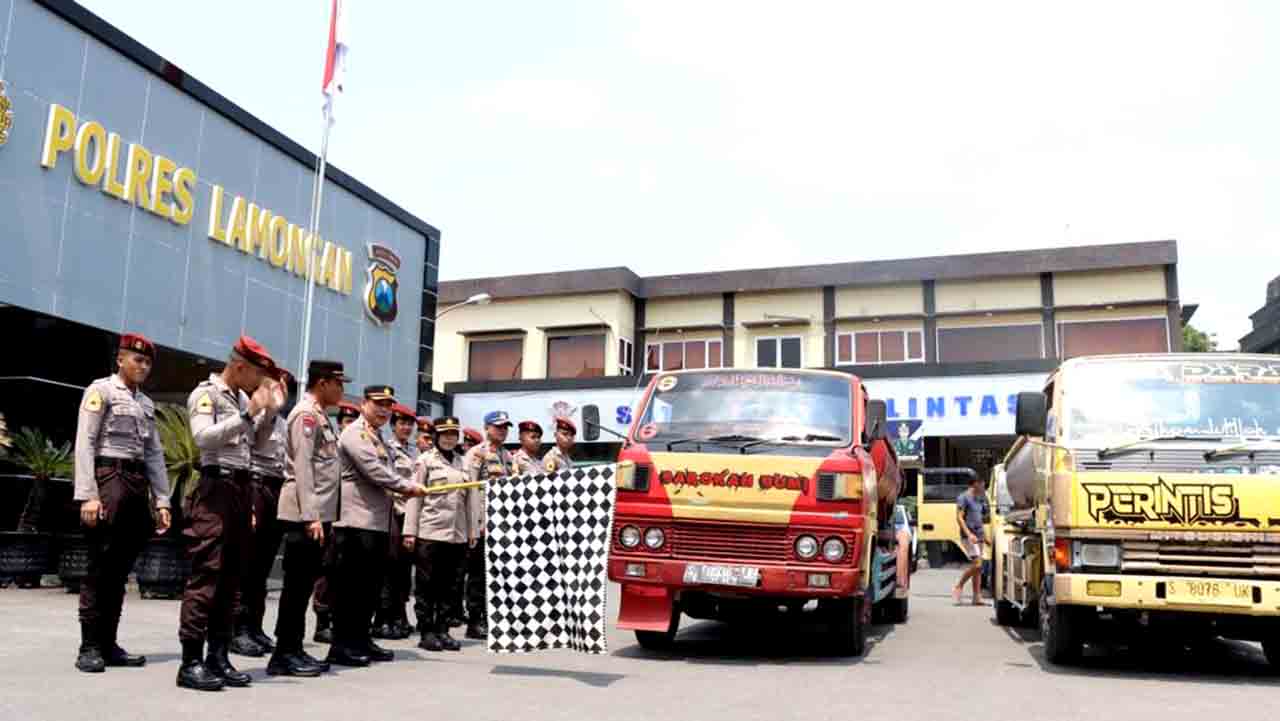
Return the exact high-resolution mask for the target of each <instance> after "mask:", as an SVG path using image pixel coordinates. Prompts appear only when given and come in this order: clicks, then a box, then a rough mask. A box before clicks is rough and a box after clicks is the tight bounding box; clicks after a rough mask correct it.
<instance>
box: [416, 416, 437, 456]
mask: <svg viewBox="0 0 1280 721" xmlns="http://www.w3.org/2000/svg"><path fill="white" fill-rule="evenodd" d="M435 444H436V440H435V427H434V426H432V425H431V419H430V418H427V417H426V416H418V455H419V456H421V455H422V454H423V453H426V452H427V451H429V450H431V449H432V448H435Z"/></svg>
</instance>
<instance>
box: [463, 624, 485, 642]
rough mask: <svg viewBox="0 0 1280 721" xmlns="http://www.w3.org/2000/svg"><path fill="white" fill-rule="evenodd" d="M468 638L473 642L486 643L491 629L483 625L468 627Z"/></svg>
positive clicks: (470, 625)
mask: <svg viewBox="0 0 1280 721" xmlns="http://www.w3.org/2000/svg"><path fill="white" fill-rule="evenodd" d="M467 638H469V639H471V640H473V641H485V640H488V638H489V627H488V626H485V625H484V624H482V623H472V624H468V625H467Z"/></svg>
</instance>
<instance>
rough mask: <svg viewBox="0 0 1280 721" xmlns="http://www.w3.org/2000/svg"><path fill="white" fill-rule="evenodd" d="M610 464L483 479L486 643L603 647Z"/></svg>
mask: <svg viewBox="0 0 1280 721" xmlns="http://www.w3.org/2000/svg"><path fill="white" fill-rule="evenodd" d="M616 473H617V466H616V465H613V464H609V465H599V466H588V467H585V468H576V469H570V470H566V471H560V472H559V473H551V474H537V475H527V476H512V477H508V478H500V479H497V480H491V481H489V482H488V483H487V484H486V491H485V492H486V499H487V504H488V517H487V530H486V533H485V554H486V559H485V560H486V561H487V563H486V564H485V569H486V570H485V575H486V578H485V581H486V583H487V584H488V589H489V593H488V609H487V610H488V617H489V638H488V647H489V650H490V651H492V652H495V653H527V652H529V651H538V650H541V649H549V648H571V649H573V650H575V651H583V652H585V653H594V654H602V653H606V652H607V651H608V643H607V640H606V637H605V631H606V629H605V621H606V619H607V614H606V611H605V596H606V591H607V589H608V586H609V579H608V568H609V540H610V538H611V533H612V527H613V504H614V495H615V492H616V489H615V487H614V484H613V478H614V475H615V474H616Z"/></svg>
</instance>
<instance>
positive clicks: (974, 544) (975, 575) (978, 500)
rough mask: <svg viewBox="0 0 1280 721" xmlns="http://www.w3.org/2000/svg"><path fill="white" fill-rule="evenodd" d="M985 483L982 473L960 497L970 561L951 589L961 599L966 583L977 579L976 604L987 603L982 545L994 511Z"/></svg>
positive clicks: (958, 503)
mask: <svg viewBox="0 0 1280 721" xmlns="http://www.w3.org/2000/svg"><path fill="white" fill-rule="evenodd" d="M985 485H986V484H985V483H983V481H982V478H981V477H979V476H974V477H973V479H972V480H970V481H969V488H968V489H967V490H965V492H964V493H961V494H960V495H959V496H958V497H956V523H957V524H959V525H960V542H961V543H962V544H963V546H964V553H965V555H966V556H968V557H969V565H968V566H967V567H965V569H964V574H963V575H961V576H960V580H959V581H957V582H956V585H955V588H953V589H951V597H952V598H954V599H955V602H956V603H960V596H961V594H963V593H964V584H965V582H966V581H968V580H970V579H973V605H975V606H981V605H984V604H983V602H982V546H983V544H985V543H986V526H985V522H986V518H987V515H988V514H989V513H990V511H989V510H988V506H987V494H986V493H985V492H984V487H985Z"/></svg>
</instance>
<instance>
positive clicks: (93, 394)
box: [84, 390, 102, 413]
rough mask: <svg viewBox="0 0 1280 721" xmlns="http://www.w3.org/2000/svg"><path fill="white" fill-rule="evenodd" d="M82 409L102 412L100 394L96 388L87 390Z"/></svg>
mask: <svg viewBox="0 0 1280 721" xmlns="http://www.w3.org/2000/svg"><path fill="white" fill-rule="evenodd" d="M84 409H85V410H86V411H89V412H90V413H101V412H102V394H101V393H99V392H98V391H96V390H91V391H89V395H87V396H85V398H84Z"/></svg>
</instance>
